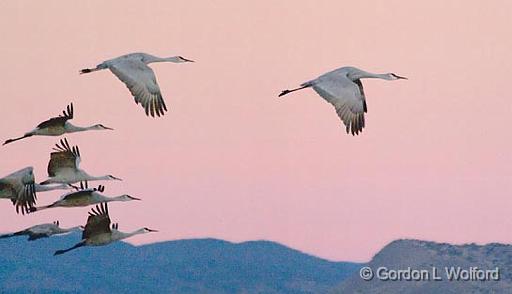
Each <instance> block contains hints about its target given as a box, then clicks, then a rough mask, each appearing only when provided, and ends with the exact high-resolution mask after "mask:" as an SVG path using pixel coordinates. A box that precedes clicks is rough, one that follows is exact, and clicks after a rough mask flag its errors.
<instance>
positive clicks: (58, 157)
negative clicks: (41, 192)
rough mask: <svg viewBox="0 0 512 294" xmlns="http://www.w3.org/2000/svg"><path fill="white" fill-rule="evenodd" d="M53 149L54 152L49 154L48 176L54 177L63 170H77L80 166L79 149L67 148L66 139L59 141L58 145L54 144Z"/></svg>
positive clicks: (75, 147) (74, 147)
mask: <svg viewBox="0 0 512 294" xmlns="http://www.w3.org/2000/svg"><path fill="white" fill-rule="evenodd" d="M55 146H56V148H53V150H54V151H55V152H52V153H51V154H50V162H49V163H48V175H49V176H50V177H55V176H56V175H57V174H58V173H59V172H60V171H62V170H64V169H73V170H76V169H78V167H79V165H80V149H78V146H73V147H70V146H69V142H68V140H67V139H66V138H64V139H62V140H60V145H59V144H56V145H55Z"/></svg>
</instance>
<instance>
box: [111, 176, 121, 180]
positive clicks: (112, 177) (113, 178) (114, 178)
mask: <svg viewBox="0 0 512 294" xmlns="http://www.w3.org/2000/svg"><path fill="white" fill-rule="evenodd" d="M110 178H111V179H112V180H116V181H122V180H123V179H120V178H116V177H114V176H112V175H110Z"/></svg>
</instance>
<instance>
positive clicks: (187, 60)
mask: <svg viewBox="0 0 512 294" xmlns="http://www.w3.org/2000/svg"><path fill="white" fill-rule="evenodd" d="M181 59H183V60H184V61H186V62H195V61H194V60H190V59H186V58H183V57H182V58H181Z"/></svg>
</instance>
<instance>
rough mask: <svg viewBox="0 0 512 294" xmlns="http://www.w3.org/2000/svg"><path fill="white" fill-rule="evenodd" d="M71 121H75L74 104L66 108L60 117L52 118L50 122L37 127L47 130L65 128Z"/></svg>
mask: <svg viewBox="0 0 512 294" xmlns="http://www.w3.org/2000/svg"><path fill="white" fill-rule="evenodd" d="M70 119H73V103H71V104H69V105H68V106H67V107H66V110H64V111H62V114H61V115H59V116H57V117H52V118H50V119H49V120H47V121H44V122H42V123H40V124H39V125H37V128H38V129H45V128H48V127H53V126H59V125H60V126H64V124H65V123H66V122H67V121H68V120H70Z"/></svg>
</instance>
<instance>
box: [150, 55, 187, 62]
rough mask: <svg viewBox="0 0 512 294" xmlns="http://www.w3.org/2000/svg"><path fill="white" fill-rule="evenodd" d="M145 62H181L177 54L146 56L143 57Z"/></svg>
mask: <svg viewBox="0 0 512 294" xmlns="http://www.w3.org/2000/svg"><path fill="white" fill-rule="evenodd" d="M144 62H145V63H155V62H174V63H179V62H181V60H180V58H179V56H172V57H157V56H151V57H146V58H145V59H144Z"/></svg>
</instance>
